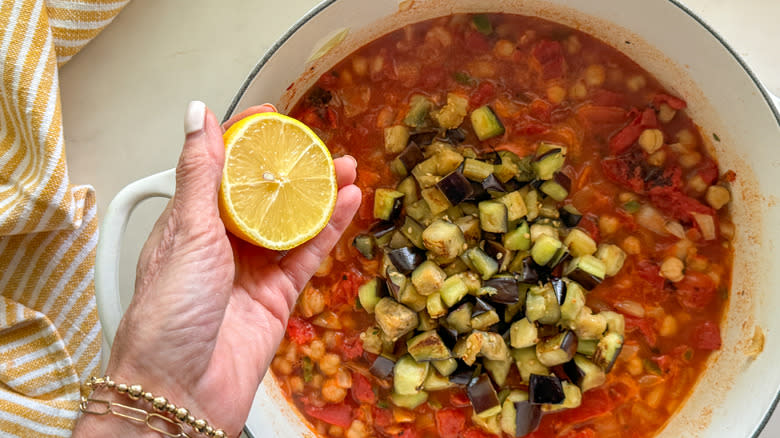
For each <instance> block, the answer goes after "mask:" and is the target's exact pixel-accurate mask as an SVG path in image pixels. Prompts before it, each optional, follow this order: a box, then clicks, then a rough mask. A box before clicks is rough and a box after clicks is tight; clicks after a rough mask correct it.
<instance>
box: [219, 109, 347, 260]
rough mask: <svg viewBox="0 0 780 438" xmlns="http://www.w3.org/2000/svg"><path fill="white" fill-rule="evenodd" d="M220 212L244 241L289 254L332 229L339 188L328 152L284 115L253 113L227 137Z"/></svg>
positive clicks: (310, 132) (315, 137) (305, 129)
mask: <svg viewBox="0 0 780 438" xmlns="http://www.w3.org/2000/svg"><path fill="white" fill-rule="evenodd" d="M224 140H225V167H224V169H223V171H222V185H221V186H220V189H219V209H220V214H221V217H222V221H223V222H224V223H225V227H226V228H227V229H228V230H229V231H230V232H231V233H233V234H235V235H236V236H238V237H239V238H241V239H243V240H246V241H248V242H250V243H253V244H255V245H258V246H263V247H265V248H270V249H275V250H284V249H290V248H293V247H295V246H298V245H300V244H302V243H304V242H306V241H307V240H309V239H311V238H312V237H314V236H316V235H317V233H319V232H320V231H321V230H322V229H323V228H324V227H325V225H327V224H328V220H330V216H331V214H333V207H334V206H335V205H336V196H337V193H338V187H337V184H336V170H335V167H334V166H333V158H331V156H330V152H328V148H327V147H326V146H325V144H324V143H323V142H322V140H320V139H319V137H317V135H316V134H315V133H314V132H312V130H311V129H309V128H308V127H307V126H306V125H304V124H303V123H301V122H299V121H297V120H295V119H293V118H290V117H287V116H285V115H282V114H278V113H260V114H253V115H251V116H248V117H246V118H244V119H241V120H239V121H238V122H236V123H235V124H233V126H231V127H230V128H229V129H228V130H227V131H226V132H225V134H224Z"/></svg>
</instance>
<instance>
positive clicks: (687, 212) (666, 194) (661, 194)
mask: <svg viewBox="0 0 780 438" xmlns="http://www.w3.org/2000/svg"><path fill="white" fill-rule="evenodd" d="M649 194H650V201H651V202H652V203H653V205H655V206H656V207H658V208H659V209H660V210H661V211H663V212H664V213H666V214H668V215H669V216H672V217H673V218H675V219H678V220H681V221H683V222H686V223H690V222H692V221H693V216H691V213H701V214H708V215H711V216H714V211H713V210H712V208H710V207H708V206H706V205H704V204H702V203H701V202H699V201H697V200H695V199H693V198H691V197H690V196H688V195H686V194H684V193H682V192H681V191H680V190H679V189H677V188H674V187H653V188H652V189H650V191H649Z"/></svg>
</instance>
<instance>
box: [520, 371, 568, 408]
mask: <svg viewBox="0 0 780 438" xmlns="http://www.w3.org/2000/svg"><path fill="white" fill-rule="evenodd" d="M528 389H529V399H530V400H531V403H534V404H551V405H557V404H561V403H563V399H564V398H565V397H566V396H565V394H564V393H563V385H562V384H561V379H559V378H558V377H556V376H542V375H539V374H531V379H530V383H529V385H528Z"/></svg>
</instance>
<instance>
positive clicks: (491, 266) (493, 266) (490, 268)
mask: <svg viewBox="0 0 780 438" xmlns="http://www.w3.org/2000/svg"><path fill="white" fill-rule="evenodd" d="M464 254H465V255H466V258H467V259H468V261H469V263H470V264H471V266H473V268H474V270H475V271H477V272H478V273H479V274H480V276H481V277H482V279H483V280H487V279H489V278H490V277H492V276H493V275H495V274H496V273H497V272H498V262H497V261H495V260H494V259H493V258H491V257H490V256H489V255H487V253H485V251H483V250H481V249H480V248H479V247H474V248H469V249H468V250H466V252H465V253H464Z"/></svg>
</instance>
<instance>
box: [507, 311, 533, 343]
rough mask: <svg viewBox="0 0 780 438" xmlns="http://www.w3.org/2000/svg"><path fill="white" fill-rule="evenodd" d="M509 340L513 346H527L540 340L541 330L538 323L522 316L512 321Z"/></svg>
mask: <svg viewBox="0 0 780 438" xmlns="http://www.w3.org/2000/svg"><path fill="white" fill-rule="evenodd" d="M509 342H510V343H511V345H512V348H526V347H531V346H534V345H536V343H537V342H539V332H538V330H537V328H536V323H534V322H532V321H529V320H528V318H522V319H520V320H518V321H515V322H513V323H512V326H511V327H510V329H509Z"/></svg>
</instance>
